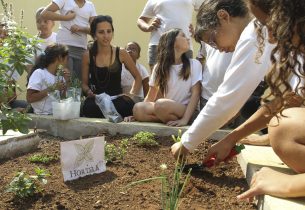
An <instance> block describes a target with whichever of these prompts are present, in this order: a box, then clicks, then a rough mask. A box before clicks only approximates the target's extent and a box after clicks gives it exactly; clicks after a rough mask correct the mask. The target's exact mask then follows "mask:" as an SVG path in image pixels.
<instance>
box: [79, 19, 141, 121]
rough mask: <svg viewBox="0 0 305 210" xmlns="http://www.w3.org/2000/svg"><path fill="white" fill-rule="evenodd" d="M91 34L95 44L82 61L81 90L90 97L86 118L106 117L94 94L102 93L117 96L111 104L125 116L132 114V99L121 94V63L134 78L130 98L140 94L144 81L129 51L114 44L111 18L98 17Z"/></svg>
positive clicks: (87, 100)
mask: <svg viewBox="0 0 305 210" xmlns="http://www.w3.org/2000/svg"><path fill="white" fill-rule="evenodd" d="M90 34H91V36H92V38H93V39H94V43H93V44H92V46H91V48H90V49H89V50H88V51H87V52H86V53H85V54H84V56H83V61H82V89H83V92H84V93H85V95H86V96H87V98H86V100H85V102H84V106H83V114H84V116H86V117H96V118H104V116H103V113H102V112H101V110H100V108H99V107H98V106H97V104H96V103H95V95H96V94H101V93H106V94H108V95H110V96H115V97H116V99H114V100H112V102H113V104H114V106H115V108H116V110H117V111H118V113H119V114H120V115H121V116H122V117H127V116H130V115H132V108H133V106H134V102H133V100H132V99H131V98H130V97H129V96H126V95H122V87H121V72H122V64H124V65H125V66H126V69H128V71H129V72H130V73H131V75H132V76H133V77H134V79H135V81H134V83H133V86H132V88H131V90H130V94H131V95H137V94H138V93H139V91H140V88H141V83H142V79H141V76H140V73H139V71H138V69H137V68H136V66H135V63H134V62H133V60H132V59H131V57H130V55H129V54H128V53H127V51H126V50H125V49H122V48H120V47H114V46H112V44H111V41H112V38H113V34H114V27H113V23H112V18H111V17H110V16H108V15H106V16H104V15H100V16H97V17H96V18H95V19H94V20H93V21H92V23H91V25H90Z"/></svg>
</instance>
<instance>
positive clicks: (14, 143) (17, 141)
mask: <svg viewBox="0 0 305 210" xmlns="http://www.w3.org/2000/svg"><path fill="white" fill-rule="evenodd" d="M40 140H41V139H40V137H39V136H38V133H33V131H32V132H30V133H29V134H21V133H19V132H14V131H8V132H7V134H6V135H4V136H0V159H7V158H11V157H15V156H18V155H20V154H25V153H28V152H30V151H33V150H35V149H36V148H37V146H38V143H39V141H40Z"/></svg>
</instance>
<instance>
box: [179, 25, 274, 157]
mask: <svg viewBox="0 0 305 210" xmlns="http://www.w3.org/2000/svg"><path fill="white" fill-rule="evenodd" d="M272 49H273V46H272V45H270V44H269V43H266V44H265V49H264V53H263V55H262V56H261V58H260V60H259V61H260V62H259V63H257V62H256V61H255V56H256V53H257V35H256V32H255V27H254V21H251V22H250V23H249V24H248V25H247V26H246V28H245V29H244V30H243V32H242V34H241V36H240V39H239V41H238V42H237V45H236V47H235V51H234V53H233V56H232V60H231V63H230V65H229V66H228V69H227V71H226V73H225V76H224V80H223V82H222V83H221V85H220V86H219V88H218V89H217V91H216V93H214V94H213V95H212V96H211V98H210V99H209V100H208V102H207V104H206V105H205V107H204V108H203V109H202V110H201V112H200V114H199V115H198V117H197V118H196V120H195V121H194V122H193V124H192V125H191V127H190V128H189V129H188V130H187V131H186V132H185V133H184V134H183V135H182V140H181V141H182V144H183V145H184V146H185V147H186V148H187V149H188V150H189V151H190V152H193V151H194V149H195V148H196V147H197V146H198V145H199V144H200V143H201V142H202V141H203V140H205V139H206V138H208V137H209V136H210V135H211V134H212V133H213V132H215V131H216V130H217V129H219V128H220V127H221V126H222V125H224V124H225V123H226V122H227V121H228V120H230V119H231V118H232V117H233V116H234V115H235V114H236V113H237V112H238V111H239V110H240V108H241V107H242V106H243V105H244V104H245V102H246V101H247V99H248V98H249V97H250V95H251V93H252V92H253V91H254V90H255V88H256V87H257V86H258V84H259V83H260V82H261V81H262V80H263V78H264V76H265V74H266V73H267V71H268V70H269V68H270V66H271V62H270V55H271V50H272Z"/></svg>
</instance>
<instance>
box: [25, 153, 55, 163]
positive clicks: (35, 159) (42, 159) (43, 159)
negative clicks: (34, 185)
mask: <svg viewBox="0 0 305 210" xmlns="http://www.w3.org/2000/svg"><path fill="white" fill-rule="evenodd" d="M28 160H29V161H30V162H32V163H43V164H48V163H50V162H52V161H54V160H58V157H55V156H49V155H43V154H38V155H32V156H31V157H29V158H28Z"/></svg>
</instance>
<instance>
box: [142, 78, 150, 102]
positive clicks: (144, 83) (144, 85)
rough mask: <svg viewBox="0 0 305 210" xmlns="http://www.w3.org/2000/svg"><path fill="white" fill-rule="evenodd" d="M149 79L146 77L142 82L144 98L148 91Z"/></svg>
mask: <svg viewBox="0 0 305 210" xmlns="http://www.w3.org/2000/svg"><path fill="white" fill-rule="evenodd" d="M148 81H149V78H148V77H146V78H144V79H143V80H142V86H143V93H144V97H146V96H147V93H148V90H149V85H148Z"/></svg>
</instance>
